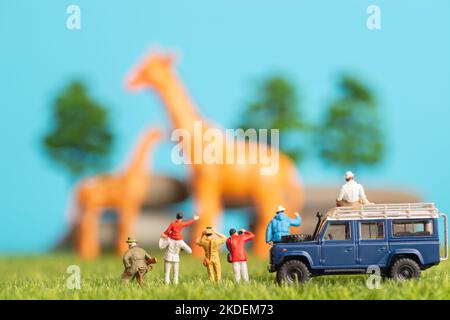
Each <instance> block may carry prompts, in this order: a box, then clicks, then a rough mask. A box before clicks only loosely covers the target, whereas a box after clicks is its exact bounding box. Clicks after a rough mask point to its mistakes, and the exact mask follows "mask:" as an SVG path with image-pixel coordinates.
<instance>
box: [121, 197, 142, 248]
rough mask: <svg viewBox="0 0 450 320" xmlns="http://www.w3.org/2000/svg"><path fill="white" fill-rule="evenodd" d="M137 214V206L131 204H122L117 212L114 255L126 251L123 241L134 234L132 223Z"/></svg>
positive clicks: (125, 244) (126, 246)
mask: <svg viewBox="0 0 450 320" xmlns="http://www.w3.org/2000/svg"><path fill="white" fill-rule="evenodd" d="M138 212H139V209H138V206H136V205H132V204H124V205H123V206H122V207H121V208H120V209H119V210H118V213H117V214H118V221H117V223H118V225H117V243H116V253H117V254H119V255H123V254H124V253H125V251H127V249H128V245H127V243H126V242H125V241H126V240H127V238H128V237H129V236H132V234H133V232H134V223H135V221H136V217H137V215H138Z"/></svg>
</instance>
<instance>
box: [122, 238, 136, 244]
mask: <svg viewBox="0 0 450 320" xmlns="http://www.w3.org/2000/svg"><path fill="white" fill-rule="evenodd" d="M125 242H126V243H137V240H136V239H134V238H132V237H128V240H127V241H125Z"/></svg>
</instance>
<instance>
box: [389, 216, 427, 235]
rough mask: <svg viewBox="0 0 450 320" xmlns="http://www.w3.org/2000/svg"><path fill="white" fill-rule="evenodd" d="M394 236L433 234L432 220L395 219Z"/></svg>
mask: <svg viewBox="0 0 450 320" xmlns="http://www.w3.org/2000/svg"><path fill="white" fill-rule="evenodd" d="M392 230H393V235H394V237H426V236H432V235H433V221H432V220H393V221H392Z"/></svg>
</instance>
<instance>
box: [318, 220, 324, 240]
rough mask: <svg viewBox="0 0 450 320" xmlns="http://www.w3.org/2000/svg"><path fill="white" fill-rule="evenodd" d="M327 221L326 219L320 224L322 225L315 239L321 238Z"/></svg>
mask: <svg viewBox="0 0 450 320" xmlns="http://www.w3.org/2000/svg"><path fill="white" fill-rule="evenodd" d="M325 222H326V220H323V221H322V223H321V224H320V227H319V230H318V231H317V234H316V238H315V240H317V239H319V237H320V235H321V234H322V231H323V227H324V226H325Z"/></svg>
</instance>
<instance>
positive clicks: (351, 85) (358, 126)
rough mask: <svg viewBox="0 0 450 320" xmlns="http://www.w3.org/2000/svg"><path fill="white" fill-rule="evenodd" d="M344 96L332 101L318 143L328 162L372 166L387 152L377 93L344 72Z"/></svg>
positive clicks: (319, 132)
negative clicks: (373, 92) (375, 94)
mask: <svg viewBox="0 0 450 320" xmlns="http://www.w3.org/2000/svg"><path fill="white" fill-rule="evenodd" d="M339 89H340V97H338V98H337V99H336V100H335V101H333V102H332V103H330V105H329V106H328V108H327V110H326V114H325V117H324V119H323V121H322V123H321V124H320V126H319V131H318V138H319V139H318V143H317V146H318V148H319V151H320V155H321V157H322V159H323V160H325V161H326V162H327V163H331V164H334V165H337V166H340V167H345V168H349V167H352V168H354V167H358V166H370V165H375V164H377V163H379V162H380V161H381V160H382V158H383V155H384V151H385V146H384V134H383V131H382V128H381V126H380V117H379V114H378V113H379V110H378V104H377V102H376V99H375V98H374V95H373V94H372V92H371V91H370V90H369V88H368V87H366V86H365V85H364V84H362V83H361V81H359V80H358V79H356V78H354V77H351V76H349V75H343V76H342V77H341V79H340V83H339Z"/></svg>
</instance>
